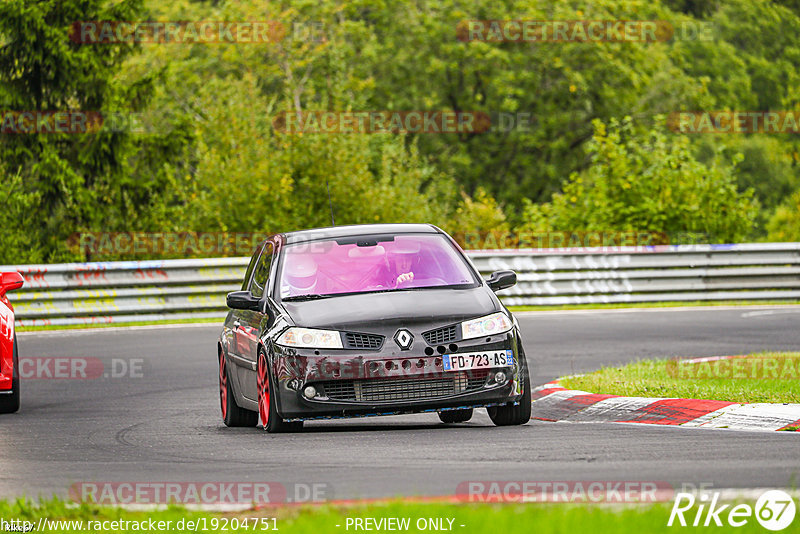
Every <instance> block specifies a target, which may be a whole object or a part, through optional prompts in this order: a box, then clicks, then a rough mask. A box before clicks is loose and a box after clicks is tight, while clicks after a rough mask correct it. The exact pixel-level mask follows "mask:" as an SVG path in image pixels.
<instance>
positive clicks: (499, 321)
mask: <svg viewBox="0 0 800 534" xmlns="http://www.w3.org/2000/svg"><path fill="white" fill-rule="evenodd" d="M513 326H514V325H513V324H512V323H511V319H509V317H508V315H506V314H505V313H503V312H497V313H493V314H491V315H487V316H485V317H479V318H478V319H472V320H470V321H464V322H463V323H461V339H472V338H474V337H483V336H491V335H492V334H502V333H503V332H508V331H509V330H511V328H513Z"/></svg>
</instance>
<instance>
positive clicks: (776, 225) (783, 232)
mask: <svg viewBox="0 0 800 534" xmlns="http://www.w3.org/2000/svg"><path fill="white" fill-rule="evenodd" d="M767 231H768V232H769V233H768V234H767V240H769V241H791V242H795V243H797V242H800V190H797V191H796V192H795V193H794V194H793V195H792V196H791V197H790V198H788V199H787V200H786V202H785V203H783V204H781V205H780V206H778V207H777V208H775V212H774V213H773V214H772V217H770V219H769V222H768V223H767Z"/></svg>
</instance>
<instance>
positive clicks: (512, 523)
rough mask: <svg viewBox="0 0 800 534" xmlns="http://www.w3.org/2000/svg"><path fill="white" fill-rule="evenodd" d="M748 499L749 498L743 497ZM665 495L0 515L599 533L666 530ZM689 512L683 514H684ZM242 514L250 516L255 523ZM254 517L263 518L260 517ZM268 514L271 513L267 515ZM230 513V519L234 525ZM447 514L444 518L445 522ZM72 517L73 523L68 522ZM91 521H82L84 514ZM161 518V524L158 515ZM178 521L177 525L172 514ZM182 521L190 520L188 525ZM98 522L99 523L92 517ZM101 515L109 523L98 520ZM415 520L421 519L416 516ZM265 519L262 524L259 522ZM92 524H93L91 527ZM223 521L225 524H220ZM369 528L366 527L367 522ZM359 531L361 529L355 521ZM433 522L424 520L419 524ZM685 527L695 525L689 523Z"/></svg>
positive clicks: (64, 509) (75, 528)
mask: <svg viewBox="0 0 800 534" xmlns="http://www.w3.org/2000/svg"><path fill="white" fill-rule="evenodd" d="M751 504H752V503H751ZM671 506H672V505H671V503H656V504H631V505H626V506H621V505H620V506H618V505H609V506H605V505H587V504H575V503H563V504H530V503H529V504H519V503H515V504H477V503H473V504H440V503H419V502H413V501H403V500H392V501H388V502H384V503H370V504H357V505H352V506H336V505H319V506H313V507H302V508H301V507H284V508H268V509H262V510H259V511H256V512H244V513H236V514H219V513H206V512H194V511H187V510H185V509H183V508H180V507H170V508H168V509H166V510H162V511H148V512H132V511H126V510H122V509H118V508H110V507H100V506H94V505H81V506H75V507H70V506H68V505H67V504H65V503H63V502H61V501H57V500H56V501H49V502H45V503H43V504H41V505H33V504H30V503H27V502H25V501H17V502H14V503H7V502H0V518H2V519H4V520H6V521H9V520H25V521H29V522H31V523H33V525H35V526H34V530H38V531H43V530H46V531H50V532H101V531H105V532H109V531H111V532H141V531H152V532H179V531H187V530H188V531H194V530H195V528H194V525H196V524H197V522H199V525H198V527H199V528H196V530H197V531H199V532H203V531H210V532H222V531H225V530H227V531H234V530H236V531H254V530H255V531H258V532H265V531H266V530H274V528H272V525H274V526H276V527H277V530H278V531H279V532H283V533H285V534H319V533H321V532H322V533H327V532H342V533H346V532H348V531H349V532H354V531H357V529H356V528H354V524H352V523H351V524H350V526H349V528H348V523H347V520H348V518H351V520H353V519H355V518H371V519H373V520H376V521H380V519H381V518H399V519H405V518H408V520H409V523H408V525H409V528H408V529H407V530H405V529H399V530H405V531H407V532H420V531H423V530H422V529H420V528H418V526H417V521H421V520H426V519H429V518H433V519H438V518H441V519H442V520H443V521H442V524H443V526H444V527H450V525H452V526H451V527H450V528H446V529H445V530H450V529H451V531H454V532H457V533H458V532H462V533H465V534H467V533H484V532H486V533H491V532H518V531H520V529H522V531H525V532H528V531H530V532H534V531H535V532H537V534H549V533H554V534H555V533H564V532H587V531H590V532H603V533H604V534H615V533H620V534H622V533H626V534H627V533H630V532H650V533H658V532H674V531H675V527H668V526H667V521H668V519H669V515H670V509H671ZM693 512H694V511H690V512H687V515H686V517H687V519H688V520H689V521H691V520H692V519H693V518H694V513H693ZM690 513H691V516H690V515H689V514H690ZM40 518H45V519H46V520H48V521H50V523H48V524H47V526H48V528H42V529H41V530H39V529H38V525H39V520H40ZM244 518H248V521H249V524H247V526H243V524H242V520H243V519H244ZM250 518H258V521H257V523H255V524H257V525H258V526H257V527H255V528H254V523H253V522H252V519H250ZM261 518H265V519H267V521H266V522H262V521H261ZM272 518H275V519H274V520H273V519H272ZM234 519H238V528H233V527H234V526H235V521H234ZM150 520H153V521H155V522H158V521H164V522H165V523H164V525H161V526H166V527H167V528H157V529H156V530H151V528H152V527H150V528H148V525H147V524H146V523H145V525H144V526H145V528H144V529H142V528H135V527H134V526H133V525H132V524H130V523H128V524H121V523H118V524H117V525H116V528H114V525H112V524H111V523H110V522H111V521H129V522H133V521H136V522H142V521H145V522H147V521H150ZM448 520H452V523H449V522H448ZM53 521H73V524H72V525H68V524H64V523H61V524H54V523H52V522H53ZM75 521H77V522H79V523H75ZM90 521H91V522H94V523H89V522H90ZM167 521H169V522H170V523H169V525H167V524H166V522H167ZM180 521H183V529H179V528H178V525H179V522H180ZM189 521H192V522H194V524H193V525H192V526H191V527H190V525H189V524H188V522H189ZM96 522H101V523H96ZM102 522H106V523H104V524H105V525H108V526H109V527H111V528H98V527H99V526H100V525H101V524H103V523H102ZM140 524H141V523H140ZM420 524H421V523H420ZM264 526H269V527H270V528H269V529H266V528H263V527H264ZM92 527H94V528H92ZM223 527H227V528H223ZM373 529H374V528H373ZM359 530H361V531H363V530H364V529H363V528H362V529H359ZM429 530H435V529H431V528H428V529H427V530H424V531H429ZM691 530H692V531H694V530H696V529H691ZM736 531H737V532H743V533H747V532H763V531H764V529H763V528H762V527H761V526H760V525H759V524H758V523H757V522H756V521H755V518H752V517H751V518H750V519H749V521H748V522H747V524H745V525H744V526H743V527H741V528H737V529H736Z"/></svg>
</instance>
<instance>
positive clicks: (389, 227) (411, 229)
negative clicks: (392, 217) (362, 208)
mask: <svg viewBox="0 0 800 534" xmlns="http://www.w3.org/2000/svg"><path fill="white" fill-rule="evenodd" d="M438 233H441V230H439V229H438V228H437V227H435V226H434V225H432V224H352V225H348V226H330V227H327V228H311V229H309V230H299V231H297V232H286V233H283V234H281V235H283V236H284V238H285V239H286V243H302V242H305V241H316V240H318V239H336V238H340V237H356V236H362V235H364V236H366V235H376V234H438Z"/></svg>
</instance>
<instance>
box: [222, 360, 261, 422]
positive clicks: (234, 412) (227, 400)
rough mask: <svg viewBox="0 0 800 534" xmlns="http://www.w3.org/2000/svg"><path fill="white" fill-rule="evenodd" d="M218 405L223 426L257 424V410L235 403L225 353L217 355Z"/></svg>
mask: <svg viewBox="0 0 800 534" xmlns="http://www.w3.org/2000/svg"><path fill="white" fill-rule="evenodd" d="M219 405H220V410H221V411H222V421H223V422H224V423H225V426H230V427H243V426H256V425H258V412H254V411H251V410H246V409H244V408H241V407H239V405H238V404H236V397H234V395H233V388H232V387H231V381H230V380H229V379H228V364H227V363H226V361H225V355H224V354H222V353H221V352H220V355H219Z"/></svg>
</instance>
